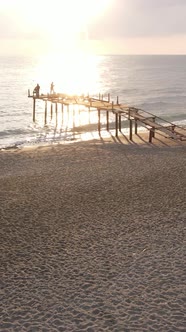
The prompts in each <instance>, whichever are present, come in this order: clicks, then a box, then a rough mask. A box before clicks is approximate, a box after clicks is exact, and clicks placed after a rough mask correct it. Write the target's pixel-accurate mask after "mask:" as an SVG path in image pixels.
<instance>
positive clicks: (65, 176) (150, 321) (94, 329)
mask: <svg viewBox="0 0 186 332" xmlns="http://www.w3.org/2000/svg"><path fill="white" fill-rule="evenodd" d="M0 170H1V172H0V225H1V227H0V231H1V234H0V238H1V241H0V242H1V244H0V249H1V262H0V275H1V278H0V280H1V296H0V297H1V300H0V331H1V332H14V331H17V332H22V331H23V332H24V331H26V332H40V331H42V332H53V331H54V332H57V331H65V332H68V331H74V332H102V331H104V332H105V331H112V332H118V331H121V332H125V331H126V332H127V331H131V332H133V331H142V332H145V331H154V332H157V331H158V332H160V331H162V332H171V331H172V332H175V331H185V326H186V317H185V303H186V265H185V252H186V247H185V245H186V241H185V239H186V237H185V226H186V143H185V144H184V142H182V143H175V142H173V141H172V140H168V139H167V140H166V139H164V140H162V139H160V140H158V138H157V139H156V140H154V142H153V144H149V143H146V142H145V140H144V138H142V139H141V140H140V142H139V140H138V139H136V141H134V142H133V143H131V144H130V143H129V142H128V141H127V139H125V140H124V139H123V138H122V139H119V140H116V139H114V138H110V139H100V140H92V141H89V142H78V143H77V142H74V143H70V144H58V145H50V146H48V147H47V146H46V147H41V146H40V147H35V148H24V149H22V150H19V149H15V150H8V151H1V152H0Z"/></svg>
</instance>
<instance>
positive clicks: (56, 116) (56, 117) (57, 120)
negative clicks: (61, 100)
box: [56, 103, 58, 127]
mask: <svg viewBox="0 0 186 332" xmlns="http://www.w3.org/2000/svg"><path fill="white" fill-rule="evenodd" d="M57 124H58V115H57V103H56V127H57Z"/></svg>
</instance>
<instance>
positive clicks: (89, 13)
mask: <svg viewBox="0 0 186 332" xmlns="http://www.w3.org/2000/svg"><path fill="white" fill-rule="evenodd" d="M112 1H113V0H53V1H52V2H48V1H42V0H40V1H38V0H37V1H36V0H32V6H30V7H29V10H28V8H27V7H26V5H25V1H22V12H23V14H24V16H25V24H27V26H29V27H30V29H33V31H34V32H35V33H36V34H40V35H42V36H44V38H46V39H47V40H48V41H50V42H52V43H53V45H54V44H55V45H59V46H64V47H65V45H66V46H67V47H68V46H70V45H72V44H75V43H77V41H78V40H79V39H84V40H86V39H87V38H88V30H87V25H88V23H89V22H90V21H91V20H95V19H96V18H97V17H99V16H100V15H103V13H104V11H106V10H107V9H108V8H109V6H110V5H111V3H112ZM28 13H29V15H28Z"/></svg>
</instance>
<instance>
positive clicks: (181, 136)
mask: <svg viewBox="0 0 186 332" xmlns="http://www.w3.org/2000/svg"><path fill="white" fill-rule="evenodd" d="M28 97H29V98H32V99H33V121H34V122H35V111H36V103H35V102H36V99H39V100H42V101H44V102H45V124H46V122H47V102H50V103H51V108H52V105H53V104H55V105H56V109H57V104H61V105H62V108H63V105H65V106H67V107H69V105H79V106H84V107H87V109H88V110H89V111H90V109H91V108H92V109H97V111H98V131H99V134H101V120H100V112H101V111H105V112H106V119H107V130H109V113H110V112H112V113H113V114H114V115H115V135H116V137H117V136H118V133H119V131H120V132H121V118H122V117H123V118H125V119H126V118H127V119H128V121H129V139H130V140H132V135H133V123H134V124H135V134H137V130H138V124H139V123H140V124H141V125H142V126H143V127H145V128H146V129H147V130H149V142H152V138H153V137H155V131H156V132H158V134H160V135H162V136H164V137H167V138H172V139H175V140H180V141H184V140H186V129H185V128H183V127H180V126H177V125H175V124H173V123H171V122H168V121H166V120H164V119H162V118H160V117H158V116H156V115H154V114H152V113H149V112H147V111H144V110H142V109H140V108H136V107H130V106H129V105H125V104H120V103H119V98H118V97H117V102H116V103H114V102H111V101H110V95H109V94H108V97H107V99H104V98H103V95H100V94H99V97H98V98H95V97H90V96H89V95H87V96H84V95H81V96H78V95H67V94H64V93H56V94H41V95H35V94H33V95H31V94H30V90H28Z"/></svg>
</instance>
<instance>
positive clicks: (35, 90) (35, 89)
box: [33, 84, 40, 97]
mask: <svg viewBox="0 0 186 332" xmlns="http://www.w3.org/2000/svg"><path fill="white" fill-rule="evenodd" d="M39 91H40V85H39V84H37V85H36V87H35V88H34V91H33V94H35V95H36V97H39Z"/></svg>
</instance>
